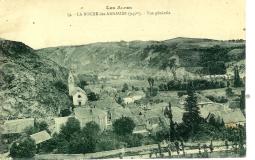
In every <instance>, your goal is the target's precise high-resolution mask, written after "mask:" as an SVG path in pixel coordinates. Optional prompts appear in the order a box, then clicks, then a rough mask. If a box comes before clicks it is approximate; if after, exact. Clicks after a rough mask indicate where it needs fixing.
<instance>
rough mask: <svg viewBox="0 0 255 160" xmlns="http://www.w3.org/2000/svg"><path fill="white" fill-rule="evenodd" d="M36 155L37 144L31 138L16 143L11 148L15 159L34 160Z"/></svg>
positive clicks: (11, 153)
mask: <svg viewBox="0 0 255 160" xmlns="http://www.w3.org/2000/svg"><path fill="white" fill-rule="evenodd" d="M35 153H36V144H35V141H34V140H33V139H31V138H30V137H25V138H23V139H22V140H20V141H17V142H14V143H13V144H12V145H11V148H10V155H11V157H13V158H32V157H34V155H35Z"/></svg>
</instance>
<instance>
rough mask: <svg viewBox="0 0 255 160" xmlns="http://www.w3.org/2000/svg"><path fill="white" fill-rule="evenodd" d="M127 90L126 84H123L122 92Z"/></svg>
mask: <svg viewBox="0 0 255 160" xmlns="http://www.w3.org/2000/svg"><path fill="white" fill-rule="evenodd" d="M127 90H128V84H127V83H124V84H123V87H122V92H126V91H127Z"/></svg>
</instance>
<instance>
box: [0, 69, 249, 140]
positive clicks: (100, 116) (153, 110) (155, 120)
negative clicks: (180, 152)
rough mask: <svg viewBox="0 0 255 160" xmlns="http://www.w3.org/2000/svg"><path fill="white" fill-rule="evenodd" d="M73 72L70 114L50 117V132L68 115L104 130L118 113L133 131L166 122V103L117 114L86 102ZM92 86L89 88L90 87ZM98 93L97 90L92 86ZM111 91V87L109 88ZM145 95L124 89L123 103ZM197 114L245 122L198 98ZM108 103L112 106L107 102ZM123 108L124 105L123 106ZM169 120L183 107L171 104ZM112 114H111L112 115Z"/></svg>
mask: <svg viewBox="0 0 255 160" xmlns="http://www.w3.org/2000/svg"><path fill="white" fill-rule="evenodd" d="M74 77H75V76H74V73H73V72H72V71H70V73H69V77H68V89H69V95H70V96H71V97H72V99H73V106H74V108H70V110H71V111H72V114H71V115H69V116H66V117H55V118H54V131H53V133H58V132H59V131H60V130H61V126H62V125H64V124H65V123H66V122H67V120H68V118H69V117H75V118H76V119H78V120H79V121H80V125H81V127H84V126H85V125H86V123H88V122H90V121H94V122H96V123H97V124H98V125H99V127H100V128H101V130H106V129H108V128H111V124H112V120H113V119H116V117H119V116H128V114H130V115H131V116H132V118H133V119H134V121H135V123H136V128H135V129H134V132H133V133H148V132H149V131H152V130H154V129H157V128H158V127H159V126H160V123H162V122H163V123H168V120H167V117H166V116H164V109H165V107H166V106H167V105H168V104H167V103H165V102H161V103H158V104H154V105H153V106H150V107H147V106H146V107H145V106H144V107H142V105H141V106H140V107H137V109H135V108H133V109H132V111H130V110H131V109H130V110H129V111H130V113H129V111H128V112H127V111H126V110H125V109H122V110H123V111H121V112H122V113H121V114H120V115H118V116H116V115H117V114H118V109H119V108H120V107H119V108H118V107H115V109H116V111H115V112H116V113H111V109H112V108H110V109H109V110H105V109H102V108H100V107H97V106H96V105H91V104H90V105H89V104H88V97H87V94H86V91H85V90H86V89H85V90H84V89H82V88H80V87H78V86H76V84H75V78H74ZM92 89H93V88H92ZM93 91H95V92H98V93H100V92H101V90H94V89H93ZM112 92H115V91H112ZM144 97H145V94H144V92H142V91H137V92H136V93H135V94H134V93H128V94H127V96H126V97H124V98H123V101H124V104H125V105H129V104H133V103H134V102H135V101H137V100H140V99H142V98H144ZM198 105H199V107H200V112H201V116H202V117H204V118H205V119H208V118H210V116H212V115H213V116H215V117H217V118H221V119H223V121H224V122H225V125H226V127H236V126H237V125H245V117H244V115H243V113H242V112H241V110H240V109H239V108H231V107H226V106H223V105H221V104H218V103H213V102H199V103H198ZM110 107H112V106H110ZM126 109H127V108H126ZM172 113H173V120H174V121H175V122H176V123H181V122H182V115H183V113H184V109H183V108H180V107H176V106H173V107H172ZM114 115H115V117H114ZM34 124H35V119H34V118H26V119H17V120H7V121H5V122H4V124H3V125H2V126H0V127H1V128H3V132H2V134H12V133H22V132H24V130H25V129H26V128H28V127H34ZM30 136H31V138H33V139H34V140H35V142H36V144H39V143H42V142H44V141H46V140H49V139H50V138H51V135H50V134H49V133H48V132H47V131H41V132H38V133H35V134H33V135H30Z"/></svg>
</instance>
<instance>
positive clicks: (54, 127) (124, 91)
mask: <svg viewBox="0 0 255 160" xmlns="http://www.w3.org/2000/svg"><path fill="white" fill-rule="evenodd" d="M88 77H89V78H84V79H83V82H86V83H84V85H83V86H81V85H80V86H78V85H77V84H78V82H81V80H80V79H79V78H78V75H77V74H76V73H75V70H74V69H70V71H69V76H68V94H69V96H70V98H71V99H72V102H73V105H72V106H70V108H66V109H64V110H63V109H61V107H59V108H58V111H57V115H59V116H58V117H48V118H47V117H46V118H45V119H44V120H45V122H46V123H47V126H48V128H47V129H46V130H41V131H39V132H37V133H33V134H31V135H30V137H31V138H32V139H33V140H34V141H35V144H36V145H37V146H38V145H40V144H41V143H43V142H46V141H49V140H50V139H51V138H52V137H53V136H54V134H59V133H60V132H61V129H62V127H63V126H64V125H66V123H67V121H68V119H69V118H70V117H73V118H75V119H77V120H78V121H79V122H80V127H81V128H83V127H85V126H86V124H87V123H89V122H95V123H96V124H97V125H98V126H99V127H100V130H101V131H107V130H112V129H113V126H112V125H113V123H114V122H115V121H116V120H118V119H121V118H122V117H130V118H131V119H132V120H133V121H134V123H135V127H134V129H133V131H132V134H134V135H135V134H137V135H138V134H139V135H143V136H144V137H147V136H150V135H153V134H156V133H157V132H161V130H162V128H164V127H165V126H169V125H170V123H171V121H170V122H169V117H168V115H167V113H166V111H167V110H168V109H169V106H170V107H171V108H170V109H171V113H172V121H173V122H174V123H175V125H177V124H181V123H182V122H183V114H184V113H185V104H186V99H187V95H186V94H185V93H183V92H180V91H179V92H178V91H156V93H154V90H153V86H154V85H155V84H154V81H155V80H154V79H153V78H151V77H150V78H148V82H146V81H147V80H146V79H145V80H143V81H144V83H145V84H146V83H148V86H147V87H148V88H147V90H146V89H145V88H144V87H140V88H139V87H136V86H133V85H132V84H130V83H129V84H128V83H123V85H122V86H121V85H120V86H114V85H107V83H105V81H106V80H105V79H106V78H105V77H103V78H102V77H101V79H103V83H100V80H98V78H96V80H95V78H91V77H93V76H88ZM119 78H120V77H118V76H116V75H114V76H113V77H110V79H111V80H116V79H119ZM199 78H201V77H199ZM202 78H203V79H210V80H212V79H214V80H215V81H220V80H222V79H224V80H225V82H226V85H225V86H227V85H229V84H227V83H229V81H230V80H231V76H227V75H216V76H204V77H202ZM232 78H233V77H232ZM96 81H97V82H96ZM130 86H132V87H130ZM145 86H146V85H145ZM82 87H83V88H82ZM225 88H226V87H223V88H219V89H210V90H200V91H199V92H198V93H197V106H198V107H199V110H200V116H201V117H202V118H203V119H204V120H205V121H207V122H208V123H209V121H210V119H211V118H212V117H213V119H215V120H217V121H220V122H223V123H224V126H225V127H226V128H238V127H240V126H242V127H245V115H244V112H242V110H241V109H240V102H239V101H238V100H229V101H227V102H225V101H224V103H222V102H217V101H215V100H213V99H212V98H211V97H213V96H212V95H214V97H215V94H216V95H217V96H219V97H220V96H222V97H226V94H228V93H225ZM222 90H223V91H224V92H222ZM241 91H242V90H240V89H239V88H237V89H234V90H233V91H231V94H232V95H231V96H232V97H240V96H241V95H242V94H243V93H242V92H241ZM153 94H154V95H153ZM152 95H153V96H152ZM227 96H228V95H227ZM148 97H149V98H148ZM231 99H234V98H231ZM38 121H41V120H39V119H38V118H36V117H30V118H26V119H16V120H6V121H5V122H4V123H3V124H2V125H1V128H2V129H3V132H2V134H3V135H11V134H22V133H24V132H25V131H26V130H27V129H28V128H33V127H35V124H36V123H38ZM166 128H167V127H166ZM2 140H3V139H2ZM167 141H168V140H167V139H165V140H163V141H162V148H164V146H165V147H167V146H168V145H166V144H168V143H169V142H167ZM210 141H211V143H212V140H211V139H208V140H207V141H205V142H204V143H209V142H210ZM223 142H224V141H222V142H219V143H221V144H223ZM3 143H6V144H10V145H11V144H12V143H13V142H11V141H10V140H9V139H8V138H7V139H5V140H3ZM146 143H147V142H146ZM146 143H145V144H142V146H141V147H143V149H141V151H142V152H141V153H137V155H144V154H145V151H144V147H145V148H147V151H146V153H147V152H148V151H150V152H148V153H147V154H146V155H150V156H149V157H148V158H152V157H153V154H151V153H152V150H153V152H155V149H156V150H158V148H159V146H158V145H155V147H154V148H152V149H151V150H150V149H149V150H148V147H146ZM224 143H225V142H224ZM230 143H231V142H229V144H230ZM232 143H233V142H232ZM147 145H153V144H150V143H148V144H147ZM196 145H197V143H196ZM209 145H210V144H208V146H209ZM211 145H212V144H211ZM224 145H225V144H224ZM224 145H222V146H219V147H223V146H224ZM124 146H125V145H124ZM124 146H122V147H121V148H123V147H124ZM178 146H179V145H178ZM9 147H10V146H9ZM126 147H127V146H126ZM137 147H139V146H137ZM239 147H240V146H239ZM131 148H132V147H131ZM131 148H130V149H131ZM233 148H235V147H232V149H233ZM127 149H128V148H127ZM127 149H126V150H127ZM205 149H206V147H205ZM215 149H216V148H215ZM131 150H132V149H131ZM174 150H175V149H174ZM223 150H225V149H224V147H223V149H219V151H223ZM227 150H228V149H227ZM115 152H116V151H113V153H114V154H111V153H110V152H107V154H106V155H107V156H110V157H111V156H113V155H115V156H116V155H117V157H118V156H119V155H122V157H123V156H124V155H125V154H124V153H123V152H125V151H123V150H118V154H116V153H115ZM161 152H162V153H161ZM187 152H188V151H187ZM199 152H200V153H201V151H200V149H199ZM199 152H198V150H197V151H194V154H195V153H196V154H198V153H199ZM155 153H159V151H156V152H155ZM191 153H192V152H191ZM8 154H9V152H7V153H6V154H5V155H8ZM89 154H91V153H89ZM174 154H175V153H174ZM174 154H173V155H174ZM183 154H184V153H183ZM95 155H97V153H95V154H93V155H92V157H94V156H95ZM98 155H100V154H99V152H98ZM158 155H159V157H160V156H162V155H163V151H160V154H158ZM158 155H157V154H155V158H156V157H158ZM167 155H168V156H167ZM170 155H171V154H169V153H168V154H166V156H165V157H169V156H170ZM178 155H179V153H178ZM184 155H185V154H184ZM107 156H106V157H107ZM39 157H40V156H39ZM53 157H54V156H53ZM96 157H98V156H95V158H96ZM99 157H100V156H99ZM113 157H114V156H113ZM124 157H125V156H124ZM40 158H42V157H40ZM40 158H39V159H40ZM48 158H49V157H48ZM90 158H91V157H90ZM140 158H141V157H140ZM42 159H43V158H42ZM49 159H50V158H49ZM52 159H54V158H52Z"/></svg>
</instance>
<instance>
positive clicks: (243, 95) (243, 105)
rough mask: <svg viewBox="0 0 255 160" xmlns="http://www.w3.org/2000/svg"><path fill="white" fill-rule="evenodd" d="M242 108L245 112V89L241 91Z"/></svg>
mask: <svg viewBox="0 0 255 160" xmlns="http://www.w3.org/2000/svg"><path fill="white" fill-rule="evenodd" d="M240 109H241V111H242V112H243V113H244V114H245V91H241V97H240Z"/></svg>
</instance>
